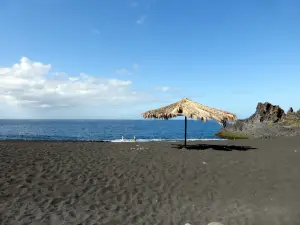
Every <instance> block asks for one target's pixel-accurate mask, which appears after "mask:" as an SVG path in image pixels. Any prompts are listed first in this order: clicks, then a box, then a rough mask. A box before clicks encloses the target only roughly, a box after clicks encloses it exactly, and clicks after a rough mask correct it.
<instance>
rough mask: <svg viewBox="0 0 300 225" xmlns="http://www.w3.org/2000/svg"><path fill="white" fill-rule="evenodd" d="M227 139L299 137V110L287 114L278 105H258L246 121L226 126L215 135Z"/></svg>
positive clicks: (266, 103) (238, 121)
mask: <svg viewBox="0 0 300 225" xmlns="http://www.w3.org/2000/svg"><path fill="white" fill-rule="evenodd" d="M216 135H217V136H219V137H222V138H228V139H257V138H259V139H265V138H274V137H283V136H300V110H298V111H296V112H295V111H294V110H293V108H290V109H289V110H288V111H287V113H285V112H284V110H283V109H282V108H280V106H278V105H272V104H271V103H269V102H265V103H261V102H260V103H258V104H257V107H256V111H255V113H254V114H253V115H251V116H250V117H249V118H247V119H243V120H237V121H236V122H234V123H232V124H227V126H226V127H224V128H222V129H221V131H220V132H219V133H217V134H216Z"/></svg>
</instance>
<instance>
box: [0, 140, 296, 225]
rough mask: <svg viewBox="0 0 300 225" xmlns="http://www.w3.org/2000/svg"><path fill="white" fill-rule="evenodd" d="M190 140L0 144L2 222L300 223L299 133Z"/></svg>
mask: <svg viewBox="0 0 300 225" xmlns="http://www.w3.org/2000/svg"><path fill="white" fill-rule="evenodd" d="M189 144H192V145H193V146H192V147H190V149H188V150H181V149H178V148H177V147H178V143H163V142H149V143H96V142H42V141H36V142H35V141H26V142H25V141H3V142H0V157H1V160H0V175H1V176H0V224H3V225H4V224H5V225H12V224H22V225H25V224H53V225H54V224H82V225H83V224H84V225H85V224H116V225H119V224H124V225H125V224H126V225H128V224H145V225H150V224H151V225H154V224H164V225H166V224H174V225H177V224H178V225H184V224H186V223H190V224H192V225H205V224H208V223H209V222H212V221H216V222H221V223H223V224H230V225H244V224H255V225H256V224H257V225H259V224H264V225H266V224H272V225H275V224H276V225H277V224H281V225H282V224H300V138H295V137H293V138H292V137H290V138H280V139H275V140H239V141H205V142H191V143H189ZM247 146H248V147H247Z"/></svg>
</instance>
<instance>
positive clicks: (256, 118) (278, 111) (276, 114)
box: [244, 102, 285, 123]
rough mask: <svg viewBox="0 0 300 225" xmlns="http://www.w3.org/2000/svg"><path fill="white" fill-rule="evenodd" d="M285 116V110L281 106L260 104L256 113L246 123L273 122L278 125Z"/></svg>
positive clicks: (266, 103)
mask: <svg viewBox="0 0 300 225" xmlns="http://www.w3.org/2000/svg"><path fill="white" fill-rule="evenodd" d="M284 115H285V113H284V110H283V109H282V108H280V107H279V105H272V104H271V103H269V102H265V103H261V102H259V103H258V104H257V107H256V111H255V113H254V114H253V115H252V116H250V117H249V118H248V119H246V120H244V121H245V122H273V123H277V122H278V121H279V120H281V119H282V118H283V116H284Z"/></svg>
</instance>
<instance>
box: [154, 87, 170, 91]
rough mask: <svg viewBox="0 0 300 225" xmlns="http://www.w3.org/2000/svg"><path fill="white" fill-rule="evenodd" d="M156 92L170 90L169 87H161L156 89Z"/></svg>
mask: <svg viewBox="0 0 300 225" xmlns="http://www.w3.org/2000/svg"><path fill="white" fill-rule="evenodd" d="M157 90H158V91H162V92H167V91H169V90H170V87H167V86H161V87H157Z"/></svg>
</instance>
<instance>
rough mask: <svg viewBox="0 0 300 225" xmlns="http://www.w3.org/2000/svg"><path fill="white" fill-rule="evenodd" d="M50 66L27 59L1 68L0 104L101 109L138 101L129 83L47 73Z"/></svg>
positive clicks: (138, 95) (47, 107)
mask: <svg viewBox="0 0 300 225" xmlns="http://www.w3.org/2000/svg"><path fill="white" fill-rule="evenodd" d="M50 72H51V65H50V64H42V63H40V62H33V61H31V60H29V59H28V58H26V57H23V58H21V60H20V62H19V63H17V64H15V65H13V66H12V67H10V68H0V107H1V102H2V103H6V104H8V105H13V106H17V107H19V108H24V109H49V108H51V109H59V108H70V107H74V106H76V107H77V106H84V105H85V106H87V105H89V106H93V105H97V106H102V105H103V104H106V105H107V104H122V103H128V102H135V101H138V100H141V98H142V97H141V94H137V93H134V92H133V90H131V84H132V82H131V81H128V80H127V81H126V80H125V81H124V80H118V79H107V78H103V77H94V76H90V75H87V74H83V73H82V74H79V75H77V76H69V75H68V74H66V73H54V74H53V73H50Z"/></svg>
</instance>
